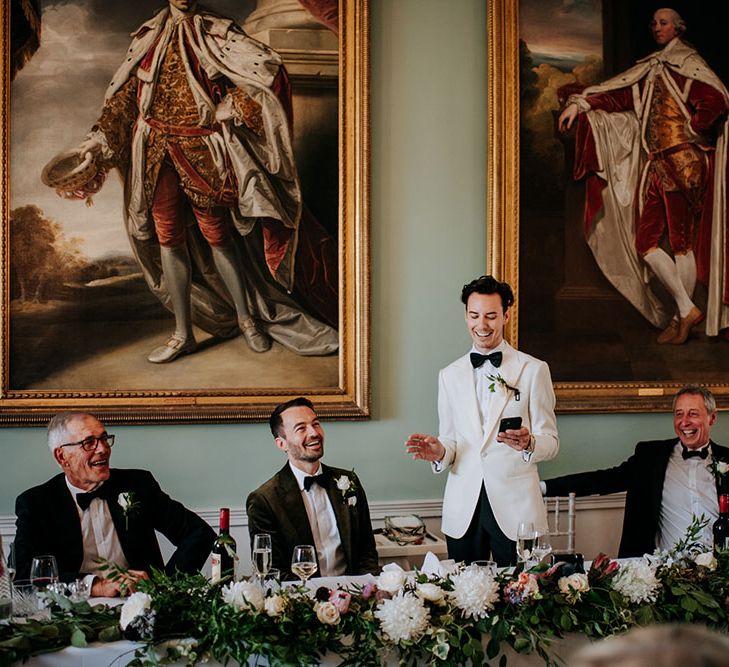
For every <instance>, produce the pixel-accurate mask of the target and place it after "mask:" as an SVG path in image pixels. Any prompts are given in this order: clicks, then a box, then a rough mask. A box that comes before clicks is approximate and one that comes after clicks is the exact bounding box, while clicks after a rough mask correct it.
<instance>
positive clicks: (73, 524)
mask: <svg viewBox="0 0 729 667" xmlns="http://www.w3.org/2000/svg"><path fill="white" fill-rule="evenodd" d="M107 485H109V498H110V500H108V501H107V503H108V506H109V513H110V514H111V518H112V521H113V522H114V528H115V529H116V532H117V534H118V536H119V543H120V544H121V548H122V551H124V556H125V557H126V559H127V561H128V563H129V568H130V569H133V570H146V571H147V572H148V571H149V570H150V568H152V567H154V568H157V569H163V568H164V570H165V571H166V572H168V573H171V572H174V571H175V570H180V571H182V572H189V573H192V572H196V571H198V570H199V569H200V568H201V567H202V566H203V565H204V564H205V561H206V560H207V557H208V554H209V553H210V549H211V548H212V544H213V541H214V540H215V533H214V531H213V529H212V528H211V527H210V526H209V525H208V524H207V523H205V521H203V520H202V519H201V518H200V517H199V516H197V514H194V513H193V512H191V511H190V510H188V509H187V508H186V507H185V506H184V505H182V504H181V503H179V502H177V501H176V500H172V498H170V497H169V496H168V495H167V494H166V493H165V492H164V491H162V489H161V488H160V486H159V484H158V483H157V480H155V478H154V477H153V476H152V474H151V473H149V472H147V471H146V470H120V469H112V470H111V474H110V476H109V479H108V480H106V481H105V482H104V486H105V487H106V486H107ZM130 492H131V493H132V494H133V500H134V501H135V502H136V503H137V507H136V508H135V509H134V510H133V511H130V512H129V513H128V526H129V527H128V528H127V519H126V518H125V517H124V514H123V509H122V507H121V505H120V504H119V503H118V501H117V498H118V495H119V494H121V493H130ZM15 514H16V516H17V519H16V527H17V532H16V536H15V555H16V561H17V575H16V576H17V578H18V579H27V578H28V576H29V574H30V563H31V560H32V559H33V557H34V556H38V555H41V554H53V555H54V556H55V557H56V561H57V563H58V571H59V574H60V577H61V579H62V580H63V581H71V580H73V579H75V578H76V577H78V576H80V575H84V574H86V573H84V572H80V569H81V565H82V563H83V537H82V535H81V522H80V520H79V516H78V510H77V508H76V502H75V500H74V498H73V495H72V494H71V491H70V490H69V489H68V486H67V485H66V478H65V476H64V475H63V473H61V474H59V475H56V476H55V477H53V478H51V479H50V480H48V481H47V482H46V483H45V484H41V485H40V486H35V487H33V488H32V489H28V490H27V491H24V492H23V493H21V494H20V495H19V496H18V498H17V500H16V501H15ZM155 530H158V531H159V532H160V533H162V534H163V535H164V536H165V537H166V538H167V539H168V540H170V542H172V544H174V545H175V546H176V547H177V550H176V551H175V553H174V554H173V555H172V557H171V558H170V560H169V562H168V563H167V565H166V566H165V565H164V562H163V561H162V554H161V553H160V549H159V544H158V542H157V537H156V535H155Z"/></svg>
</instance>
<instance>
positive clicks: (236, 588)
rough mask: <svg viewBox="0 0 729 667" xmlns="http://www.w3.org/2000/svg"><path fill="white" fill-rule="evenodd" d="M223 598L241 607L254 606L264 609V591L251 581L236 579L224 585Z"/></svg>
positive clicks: (258, 609) (228, 602)
mask: <svg viewBox="0 0 729 667" xmlns="http://www.w3.org/2000/svg"><path fill="white" fill-rule="evenodd" d="M222 594H223V600H225V602H226V603H227V604H232V605H234V606H236V607H238V608H239V609H246V608H248V607H253V609H255V610H256V611H261V610H262V609H263V591H262V590H261V587H260V586H258V585H257V584H254V583H251V582H250V581H236V582H232V583H230V584H228V585H227V586H224V587H223V591H222Z"/></svg>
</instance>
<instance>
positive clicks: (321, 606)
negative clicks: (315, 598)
mask: <svg viewBox="0 0 729 667" xmlns="http://www.w3.org/2000/svg"><path fill="white" fill-rule="evenodd" d="M314 609H315V610H316V617H317V618H318V619H319V621H320V622H321V623H324V625H336V624H337V623H339V609H337V608H336V607H335V606H334V604H332V603H331V602H317V603H316V605H315V607H314Z"/></svg>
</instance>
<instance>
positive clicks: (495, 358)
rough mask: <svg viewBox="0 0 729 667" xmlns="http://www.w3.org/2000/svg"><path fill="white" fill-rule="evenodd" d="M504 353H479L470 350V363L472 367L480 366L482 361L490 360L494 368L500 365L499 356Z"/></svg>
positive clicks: (482, 363)
mask: <svg viewBox="0 0 729 667" xmlns="http://www.w3.org/2000/svg"><path fill="white" fill-rule="evenodd" d="M503 356H504V355H503V354H502V353H501V352H492V353H491V354H479V353H478V352H471V365H472V366H473V367H474V368H481V366H483V365H484V362H486V361H490V362H491V365H492V366H493V367H494V368H498V367H499V366H501V358H502V357H503Z"/></svg>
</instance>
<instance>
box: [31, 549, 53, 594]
mask: <svg viewBox="0 0 729 667" xmlns="http://www.w3.org/2000/svg"><path fill="white" fill-rule="evenodd" d="M30 583H31V584H33V585H34V586H35V587H36V588H37V589H38V590H39V591H45V590H46V588H48V586H49V585H50V584H55V583H58V565H57V564H56V557H55V556H51V555H44V556H36V557H35V558H33V561H32V562H31V564H30Z"/></svg>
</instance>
